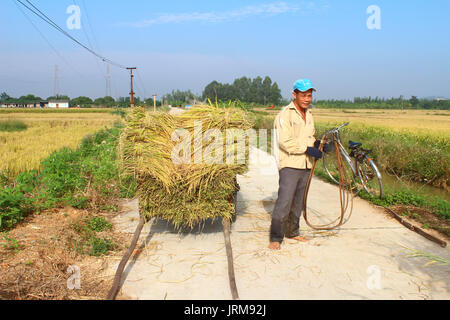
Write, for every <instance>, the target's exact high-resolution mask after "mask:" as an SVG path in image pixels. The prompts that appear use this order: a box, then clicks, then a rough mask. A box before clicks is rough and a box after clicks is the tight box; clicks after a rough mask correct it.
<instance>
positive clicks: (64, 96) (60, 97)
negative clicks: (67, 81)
mask: <svg viewBox="0 0 450 320" xmlns="http://www.w3.org/2000/svg"><path fill="white" fill-rule="evenodd" d="M48 100H69V101H70V98H69V96H67V95H60V94H59V95H56V96H51V97H48V98H47V101H48Z"/></svg>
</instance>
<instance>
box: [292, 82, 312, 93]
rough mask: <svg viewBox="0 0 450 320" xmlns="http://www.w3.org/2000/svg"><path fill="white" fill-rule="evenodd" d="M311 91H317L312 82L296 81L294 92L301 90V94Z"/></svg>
mask: <svg viewBox="0 0 450 320" xmlns="http://www.w3.org/2000/svg"><path fill="white" fill-rule="evenodd" d="M309 89H313V91H316V89H315V88H314V86H313V84H312V82H311V80H308V79H300V80H297V81H295V83H294V91H295V90H299V91H301V92H305V91H308V90H309Z"/></svg>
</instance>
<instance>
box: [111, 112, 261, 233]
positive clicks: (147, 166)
mask: <svg viewBox="0 0 450 320" xmlns="http://www.w3.org/2000/svg"><path fill="white" fill-rule="evenodd" d="M126 121H127V125H126V127H125V128H124V129H123V132H122V135H121V138H120V144H119V146H120V155H121V160H122V164H123V167H124V169H125V170H124V174H126V175H134V176H135V177H136V178H137V179H138V183H139V186H138V191H137V196H138V197H139V209H140V214H144V215H145V216H146V218H147V220H148V219H150V218H154V217H156V218H161V219H164V220H167V221H169V222H171V223H173V225H174V226H175V228H177V229H181V228H182V227H190V228H193V226H194V225H196V224H198V223H202V222H205V220H206V219H213V220H214V219H216V218H219V217H222V218H227V219H230V218H231V217H232V215H233V214H234V205H233V204H232V203H230V196H232V195H233V193H234V191H235V190H236V188H237V184H236V175H237V174H243V173H245V172H246V171H247V168H248V155H249V150H248V149H249V139H248V138H245V132H246V130H247V129H250V128H252V126H253V120H251V117H250V116H249V115H248V114H247V112H245V111H244V110H241V109H237V108H217V107H214V106H207V105H197V106H193V107H192V108H191V109H189V110H187V111H186V112H184V113H182V114H180V115H176V116H175V115H170V114H168V113H164V112H148V111H146V110H145V109H144V108H140V107H135V108H133V109H132V110H131V111H130V112H129V113H128V115H127V118H126ZM199 124H200V125H199ZM180 129H181V130H180ZM211 129H212V130H215V131H211ZM229 129H232V130H233V129H234V130H235V131H234V134H235V136H237V137H239V138H233V139H227V134H230V131H231V132H233V131H232V130H229ZM208 130H210V131H208ZM211 132H215V134H213V136H215V137H218V135H219V134H221V136H222V140H223V141H221V139H218V138H208V137H210V136H211V135H210V133H211ZM200 133H201V134H200ZM188 137H190V138H189V139H188ZM242 139H244V140H242ZM242 141H244V150H245V152H244V157H245V158H244V159H242V152H241V153H239V152H237V149H238V147H239V148H240V150H241V151H242V146H243V145H242ZM183 143H184V144H183ZM199 143H202V145H201V146H200V147H199ZM221 150H222V152H221ZM188 151H189V152H188ZM221 153H222V154H221ZM233 154H234V155H235V156H236V157H234V161H232V162H231V161H230V159H233V158H227V157H230V156H231V155H233ZM238 154H241V157H240V158H239V157H237V155H238ZM205 155H206V156H205ZM207 155H210V157H208V156H207ZM222 158H223V161H218V160H217V159H222ZM174 159H175V161H174ZM180 159H181V160H180ZM208 159H209V160H208ZM211 159H215V160H211Z"/></svg>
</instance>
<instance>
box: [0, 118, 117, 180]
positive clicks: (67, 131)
mask: <svg viewBox="0 0 450 320" xmlns="http://www.w3.org/2000/svg"><path fill="white" fill-rule="evenodd" d="M119 119H120V117H119V116H117V115H112V114H109V113H104V112H103V113H67V112H65V113H47V112H33V113H29V112H18V113H0V121H1V122H7V121H21V122H23V123H25V124H26V126H27V129H26V130H23V131H15V132H7V131H0V173H2V174H4V175H6V176H7V177H9V178H11V177H14V176H16V175H17V174H19V173H20V172H23V171H27V170H34V169H36V170H39V168H40V162H41V161H42V160H44V159H45V158H47V157H48V156H49V155H50V154H51V153H52V152H53V151H56V150H58V149H61V148H63V147H68V148H77V147H78V146H79V145H80V142H81V140H82V139H83V137H85V136H86V135H88V134H92V133H94V132H96V131H98V130H99V129H102V128H104V127H110V126H112V124H113V123H114V121H117V120H119Z"/></svg>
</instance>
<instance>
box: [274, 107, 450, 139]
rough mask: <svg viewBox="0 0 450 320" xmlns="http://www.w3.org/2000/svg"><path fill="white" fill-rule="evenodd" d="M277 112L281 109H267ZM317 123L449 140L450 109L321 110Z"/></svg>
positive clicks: (317, 113) (316, 109)
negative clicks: (370, 127)
mask: <svg viewBox="0 0 450 320" xmlns="http://www.w3.org/2000/svg"><path fill="white" fill-rule="evenodd" d="M267 112H268V113H269V114H270V115H276V114H277V113H278V112H280V111H279V110H267ZM312 112H313V115H314V120H315V122H316V123H323V124H326V123H333V124H334V123H336V124H337V123H344V122H347V121H349V122H350V124H360V125H368V126H378V127H383V128H386V129H390V130H393V131H399V132H405V131H407V132H412V133H417V134H427V135H429V134H433V135H436V136H438V135H441V136H444V137H446V138H448V139H450V110H380V109H351V110H350V109H319V108H314V109H313V110H312Z"/></svg>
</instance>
